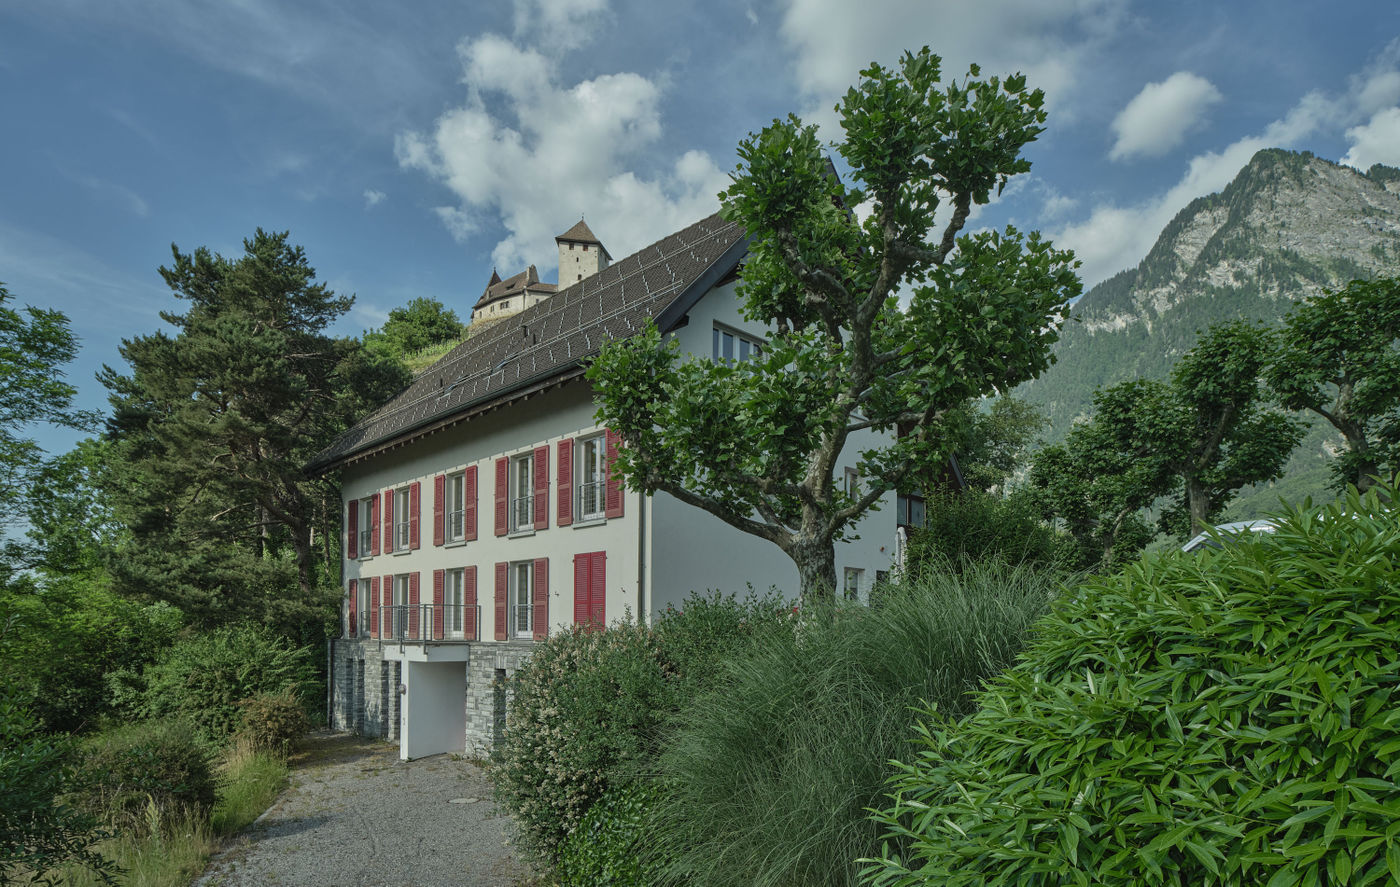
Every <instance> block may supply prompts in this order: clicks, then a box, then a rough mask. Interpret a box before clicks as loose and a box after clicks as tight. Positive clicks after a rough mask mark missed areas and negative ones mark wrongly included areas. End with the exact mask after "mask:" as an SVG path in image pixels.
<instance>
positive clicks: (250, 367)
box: [101, 229, 407, 632]
mask: <svg viewBox="0 0 1400 887" xmlns="http://www.w3.org/2000/svg"><path fill="white" fill-rule="evenodd" d="M243 246H244V254H243V255H242V256H241V257H238V258H236V259H232V258H225V257H223V256H221V255H217V254H214V253H211V252H210V251H209V250H207V249H204V248H200V249H197V250H195V251H194V252H193V253H191V254H186V253H181V252H180V251H179V249H178V248H176V247H172V253H173V257H174V261H173V262H172V264H171V266H170V267H168V268H161V269H160V271H161V275H162V277H164V278H165V281H166V283H167V284H168V285H169V286H170V288H171V290H172V291H173V293H174V295H175V296H176V297H177V298H180V299H183V300H185V301H187V302H188V303H189V308H188V310H187V311H186V312H185V313H183V314H176V313H174V312H164V313H162V315H161V316H162V318H163V319H164V320H165V321H166V322H167V323H168V324H170V325H171V326H173V327H174V328H175V330H176V333H175V335H173V336H171V335H168V334H167V333H165V332H163V331H162V332H156V333H153V334H150V335H146V336H139V337H136V338H134V339H129V340H124V341H123V343H122V346H121V354H122V357H123V359H124V360H125V361H126V363H127V365H128V368H129V369H128V373H127V374H125V375H123V374H120V373H118V372H117V371H116V370H113V369H110V368H104V370H103V372H102V374H101V379H102V382H103V383H104V384H105V385H106V386H107V387H108V389H109V390H110V391H111V395H110V400H111V402H112V407H113V413H112V417H111V419H110V420H109V423H108V433H109V436H110V437H111V438H112V440H113V441H114V444H113V448H112V450H113V456H114V458H115V462H116V465H115V466H114V468H113V477H112V483H111V484H110V486H109V487H108V493H109V494H110V495H111V496H112V497H113V500H114V505H115V507H116V509H117V514H118V516H119V517H120V518H121V520H122V522H123V523H125V524H126V525H127V526H128V527H129V528H130V531H131V535H132V539H131V542H130V543H129V544H128V545H126V546H124V547H123V549H122V550H121V551H120V553H119V554H118V555H117V556H115V557H114V558H113V566H114V574H115V579H116V581H117V583H118V585H119V587H120V590H121V591H122V592H123V593H125V594H128V595H130V596H138V597H148V598H156V599H162V600H168V601H170V602H171V603H173V604H175V605H176V606H179V607H180V608H181V609H182V610H183V611H184V612H185V613H186V615H187V616H189V618H190V619H191V620H192V621H193V622H194V623H195V624H197V625H200V626H212V625H218V624H223V623H226V622H230V621H235V620H238V619H245V618H255V619H264V620H268V621H272V620H273V618H274V617H275V615H276V614H274V613H273V612H271V607H273V606H274V605H276V604H277V603H278V602H283V601H290V602H292V604H293V605H294V606H298V607H301V608H304V609H303V611H302V618H303V619H304V620H306V621H309V622H312V623H320V622H323V621H324V615H325V614H327V613H329V612H330V611H329V608H327V607H326V606H325V604H326V598H325V595H324V594H323V593H322V591H321V590H319V589H318V588H317V581H316V577H317V566H318V560H324V561H327V562H331V561H334V560H335V558H336V556H337V554H338V552H335V551H333V550H331V549H330V548H329V547H327V548H326V549H324V550H322V551H319V552H318V551H316V550H314V549H313V548H312V546H311V539H312V537H313V531H314V535H315V536H317V537H321V538H325V539H327V540H335V539H338V538H339V535H340V534H339V524H340V521H339V507H338V506H337V507H334V508H328V507H326V506H327V504H328V503H329V502H331V501H334V502H337V503H338V501H339V498H338V495H336V494H335V492H334V491H333V490H332V489H331V488H330V487H329V486H328V485H327V484H326V483H325V482H323V481H316V480H308V479H307V478H306V476H305V474H304V473H303V468H304V466H305V465H306V463H307V462H308V461H309V460H310V459H311V457H312V456H314V455H315V454H316V453H317V452H318V451H319V450H320V449H321V448H322V447H324V446H325V445H326V444H328V443H329V442H330V441H331V440H332V439H334V438H335V436H336V435H338V434H339V433H340V432H342V431H343V430H344V429H345V428H346V427H347V426H348V425H349V423H350V422H351V421H352V420H353V419H356V418H358V417H359V416H360V415H363V413H364V412H366V411H367V410H368V409H369V408H370V407H372V406H377V405H378V404H379V403H380V402H382V400H383V399H384V398H386V397H387V396H388V395H389V394H391V393H392V392H394V391H396V390H398V388H400V387H401V386H402V385H403V384H404V383H405V382H406V381H407V373H406V371H405V370H404V369H403V368H402V367H401V366H400V365H399V364H398V363H397V361H394V360H390V359H387V358H382V357H378V356H376V355H374V354H371V353H369V352H367V351H366V350H365V349H363V348H362V347H361V346H360V344H359V343H358V342H356V341H354V340H351V339H346V338H332V337H331V336H328V335H326V333H325V330H326V328H327V327H328V326H329V325H330V324H331V323H332V322H334V321H335V320H336V318H338V317H339V316H340V315H342V314H343V313H345V312H346V311H347V310H349V308H350V305H351V303H352V301H353V300H352V299H350V298H348V297H341V296H336V295H335V294H334V293H332V292H331V291H330V290H329V289H327V287H326V286H325V285H324V284H322V283H318V282H316V279H315V277H316V272H315V269H313V268H312V267H311V266H310V264H309V263H308V262H307V259H306V256H305V253H304V252H303V251H302V249H301V248H300V247H298V246H294V245H292V244H291V243H289V242H288V235H287V234H286V233H285V232H283V233H280V234H272V233H268V232H265V231H262V230H261V229H259V230H258V231H257V232H256V234H255V235H254V236H253V237H251V238H249V239H247V240H245V241H244V243H243ZM289 571H290V572H289ZM268 586H271V587H268ZM306 610H310V611H312V612H311V613H307V612H306ZM313 614H319V615H313ZM303 624H304V623H303ZM300 630H301V626H297V627H294V628H293V629H292V631H293V632H296V631H300Z"/></svg>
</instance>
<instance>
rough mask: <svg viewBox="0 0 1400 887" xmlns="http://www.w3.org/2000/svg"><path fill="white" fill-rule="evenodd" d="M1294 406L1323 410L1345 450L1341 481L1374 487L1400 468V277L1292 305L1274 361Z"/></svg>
mask: <svg viewBox="0 0 1400 887" xmlns="http://www.w3.org/2000/svg"><path fill="white" fill-rule="evenodd" d="M1268 382H1269V387H1270V388H1272V389H1273V390H1274V392H1276V393H1277V395H1278V397H1279V399H1280V400H1281V401H1282V402H1283V404H1284V405H1285V406H1287V407H1289V408H1290V409H1296V410H1308V411H1310V412H1312V413H1314V414H1316V415H1319V416H1322V417H1323V418H1324V419H1326V420H1327V421H1328V422H1330V423H1332V425H1333V426H1334V427H1335V428H1336V429H1337V430H1338V431H1340V432H1341V433H1342V435H1343V438H1344V439H1345V441H1346V450H1345V452H1344V453H1343V454H1342V455H1341V457H1340V458H1338V459H1337V461H1336V463H1335V464H1334V466H1333V483H1334V485H1335V486H1336V487H1337V488H1344V487H1345V486H1346V485H1347V484H1354V485H1356V486H1357V487H1358V488H1360V489H1361V490H1365V489H1367V488H1368V487H1369V486H1370V484H1371V483H1373V478H1376V477H1380V478H1382V479H1388V480H1389V481H1390V482H1391V483H1392V484H1394V482H1395V478H1396V475H1397V472H1400V278H1395V277H1390V278H1381V279H1377V280H1371V281H1365V280H1353V281H1352V282H1351V283H1349V284H1347V285H1346V286H1345V287H1342V288H1341V289H1338V290H1334V291H1325V292H1323V293H1322V294H1320V295H1317V296H1314V297H1312V298H1310V299H1307V300H1306V301H1304V302H1301V303H1299V304H1297V305H1295V306H1294V307H1293V309H1292V310H1291V311H1290V312H1289V313H1288V316H1287V318H1285V320H1284V325H1283V329H1282V330H1281V331H1280V333H1279V336H1278V349H1277V352H1276V353H1275V354H1274V355H1273V359H1272V361H1271V363H1270V364H1269V366H1268Z"/></svg>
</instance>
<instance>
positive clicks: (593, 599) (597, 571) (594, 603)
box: [588, 551, 608, 628]
mask: <svg viewBox="0 0 1400 887" xmlns="http://www.w3.org/2000/svg"><path fill="white" fill-rule="evenodd" d="M591 561H592V563H590V564H589V566H588V621H589V622H591V623H593V624H594V625H596V626H597V627H599V628H602V627H603V626H605V625H607V624H608V620H607V614H606V613H604V612H603V598H604V596H605V595H606V594H607V586H608V583H607V571H608V554H607V552H605V551H595V552H593V555H592V558H591Z"/></svg>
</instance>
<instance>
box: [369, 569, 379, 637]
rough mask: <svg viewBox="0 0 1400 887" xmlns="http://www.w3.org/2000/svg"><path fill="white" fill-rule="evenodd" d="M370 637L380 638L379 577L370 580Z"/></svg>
mask: <svg viewBox="0 0 1400 887" xmlns="http://www.w3.org/2000/svg"><path fill="white" fill-rule="evenodd" d="M369 636H370V637H372V638H377V637H379V577H378V576H375V577H374V578H373V579H371V580H369Z"/></svg>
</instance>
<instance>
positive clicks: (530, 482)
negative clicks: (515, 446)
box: [506, 450, 535, 533]
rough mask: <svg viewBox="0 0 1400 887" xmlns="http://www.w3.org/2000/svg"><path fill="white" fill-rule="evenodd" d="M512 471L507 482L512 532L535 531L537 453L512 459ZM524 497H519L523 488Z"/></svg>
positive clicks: (531, 451)
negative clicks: (518, 493)
mask: <svg viewBox="0 0 1400 887" xmlns="http://www.w3.org/2000/svg"><path fill="white" fill-rule="evenodd" d="M509 465H510V471H509V472H508V474H509V477H508V479H507V482H506V507H507V508H508V510H509V513H510V532H512V533H520V532H527V531H531V530H534V529H535V477H534V474H535V451H534V450H530V451H529V452H526V453H519V454H517V455H514V456H511V457H510V462H509ZM522 486H523V487H524V488H525V493H524V494H523V495H517V491H518V490H520V488H521V487H522Z"/></svg>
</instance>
